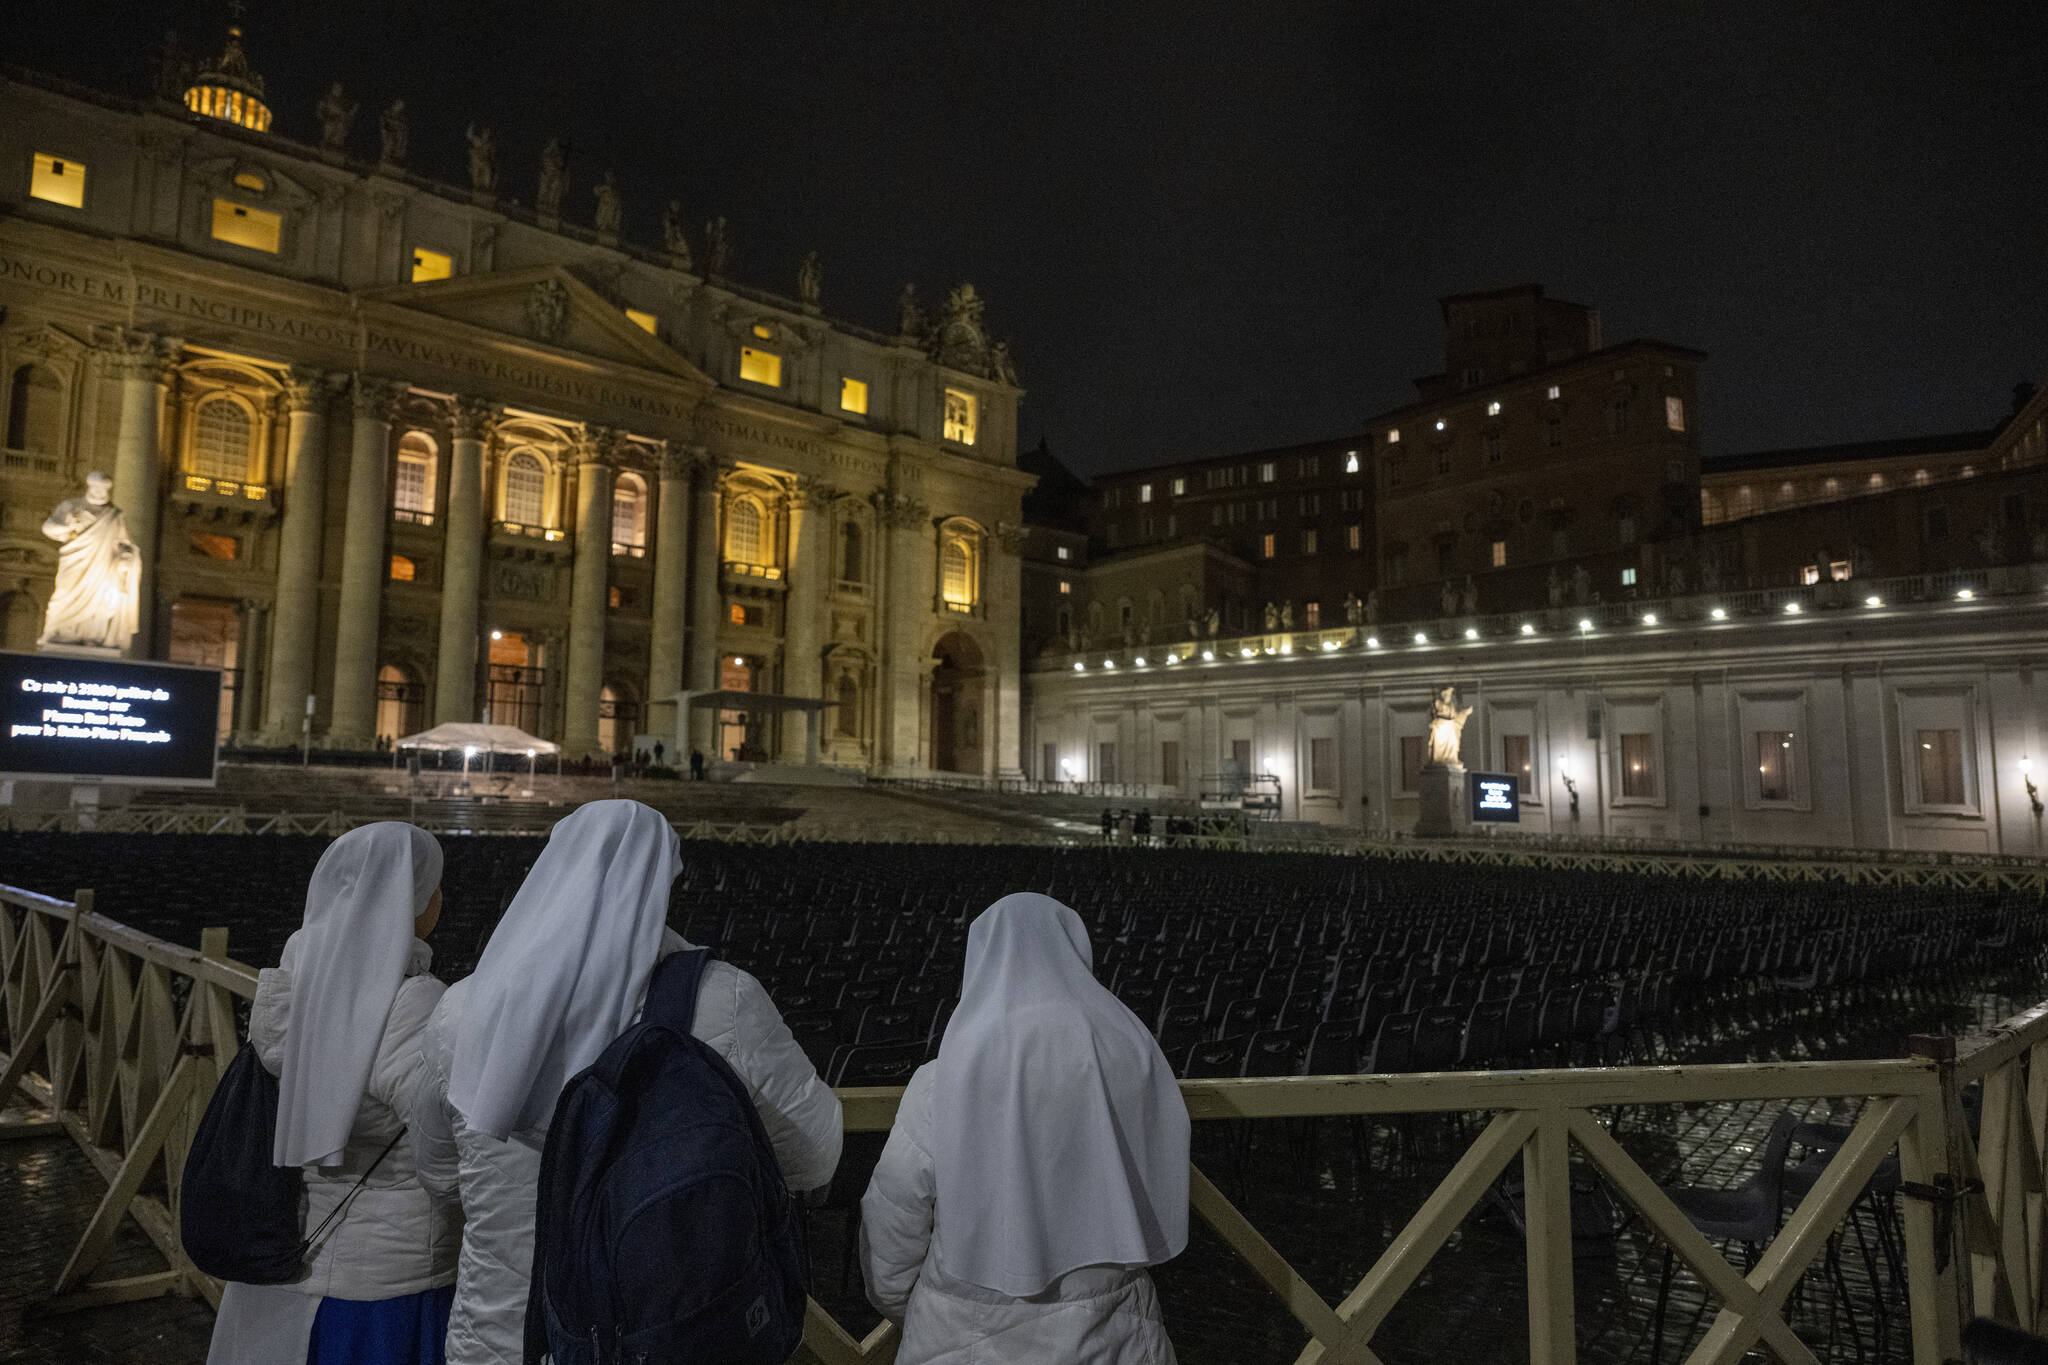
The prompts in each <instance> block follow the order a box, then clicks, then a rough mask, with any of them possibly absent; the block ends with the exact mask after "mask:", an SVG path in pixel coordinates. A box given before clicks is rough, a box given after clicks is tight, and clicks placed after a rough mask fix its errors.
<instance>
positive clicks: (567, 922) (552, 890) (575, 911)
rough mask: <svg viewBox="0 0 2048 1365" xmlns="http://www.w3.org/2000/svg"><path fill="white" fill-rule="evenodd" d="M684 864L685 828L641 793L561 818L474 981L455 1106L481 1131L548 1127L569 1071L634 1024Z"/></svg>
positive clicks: (453, 1092) (454, 1082)
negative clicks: (681, 831)
mask: <svg viewBox="0 0 2048 1365" xmlns="http://www.w3.org/2000/svg"><path fill="white" fill-rule="evenodd" d="M682 870H683V862H682V853H681V848H680V844H679V841H678V840H677V839H676V831H675V827H674V826H673V825H671V824H669V822H668V821H667V820H665V819H663V818H662V815H661V813H660V812H659V811H657V810H655V809H653V808H652V807H650V806H643V805H641V804H640V803H639V802H638V801H592V802H591V803H589V804H588V805H585V806H581V807H578V808H577V809H576V810H575V811H574V812H573V813H571V814H570V815H569V816H568V818H567V819H565V820H563V821H562V822H561V823H560V824H558V825H556V826H555V831H554V833H553V834H552V835H551V836H549V838H548V845H547V847H546V848H544V849H542V850H541V854H540V857H539V859H538V860H536V861H535V863H534V865H533V870H532V871H531V872H529V873H527V874H526V881H525V882H524V883H523V884H522V885H521V886H520V888H519V894H518V895H516V896H514V897H513V898H512V904H511V906H510V908H508V909H507V910H506V911H505V918H504V920H503V921H502V922H501V923H500V924H499V925H498V928H497V931H496V932H495V933H493V934H492V935H491V941H490V943H489V945H488V946H487V947H485V949H484V953H483V957H482V958H481V959H480V960H479V961H478V962H477V965H476V974H475V975H473V976H471V977H470V978H469V981H468V983H467V985H466V986H465V987H464V989H465V992H466V994H467V996H468V998H467V999H466V1000H465V1001H464V1003H463V1008H462V1020H461V1022H460V1024H459V1025H458V1026H457V1029H456V1035H455V1056H454V1062H453V1065H452V1066H451V1068H450V1070H449V1076H448V1100H449V1102H450V1103H451V1104H453V1105H454V1106H455V1108H456V1110H457V1111H458V1112H459V1113H461V1115H462V1117H463V1121H464V1122H466V1123H467V1124H468V1125H469V1127H470V1128H471V1129H472V1130H474V1131H476V1132H479V1133H485V1134H488V1135H490V1136H491V1137H495V1138H503V1137H505V1136H506V1135H507V1134H509V1133H513V1132H519V1131H526V1130H531V1129H536V1128H545V1127H546V1126H547V1124H548V1120H549V1118H550V1117H551V1116H552V1115H553V1113H554V1108H555V1100H556V1098H557V1097H558V1096H559V1095H560V1094H561V1093H562V1087H563V1086H564V1085H565V1084H567V1083H568V1080H569V1078H570V1077H571V1076H573V1075H575V1074H576V1073H577V1072H579V1071H581V1070H582V1069H583V1068H584V1067H586V1066H589V1065H590V1064H591V1063H592V1062H594V1061H596V1060H597V1055H598V1054H599V1053H600V1052H602V1051H604V1049H605V1048H606V1046H607V1045H609V1044H610V1043H611V1041H612V1039H614V1038H616V1037H618V1036H619V1035H620V1034H621V1033H623V1032H625V1031H626V1028H627V1026H628V1025H630V1024H631V1023H632V1022H633V1016H634V1014H635V1013H637V1012H638V1010H639V1008H640V1001H641V997H642V996H643V995H644V994H645V993H646V990H647V978H648V976H649V974H650V973H651V972H653V970H654V961H655V958H656V956H657V955H658V953H659V951H660V948H661V943H662V930H663V928H664V926H665V924H666V922H667V919H668V891H669V884H670V883H671V882H673V881H675V879H676V874H677V873H679V872H681V871H682Z"/></svg>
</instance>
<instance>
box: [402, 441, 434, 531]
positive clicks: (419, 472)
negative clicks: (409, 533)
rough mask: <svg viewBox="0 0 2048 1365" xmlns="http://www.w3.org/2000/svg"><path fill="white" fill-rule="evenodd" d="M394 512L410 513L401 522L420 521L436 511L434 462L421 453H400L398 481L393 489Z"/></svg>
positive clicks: (406, 451) (405, 451)
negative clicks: (426, 514) (424, 514)
mask: <svg viewBox="0 0 2048 1365" xmlns="http://www.w3.org/2000/svg"><path fill="white" fill-rule="evenodd" d="M391 506H392V509H393V510H394V511H397V512H403V513H409V514H410V515H407V516H403V517H401V518H399V519H400V520H401V521H419V520H421V519H422V518H421V516H420V514H421V513H428V512H432V511H433V510H434V461H433V459H432V458H431V457H430V456H428V455H426V454H424V453H423V452H419V451H412V450H401V451H399V452H398V479H397V481H396V484H395V485H394V487H393V488H392V495H391Z"/></svg>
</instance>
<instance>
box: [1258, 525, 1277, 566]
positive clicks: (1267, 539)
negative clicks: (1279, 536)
mask: <svg viewBox="0 0 2048 1365" xmlns="http://www.w3.org/2000/svg"><path fill="white" fill-rule="evenodd" d="M1273 544H1274V537H1273V533H1272V532H1271V531H1268V532H1266V534H1264V535H1262V536H1260V537H1259V554H1260V556H1261V557H1262V558H1265V559H1271V558H1272V557H1273Z"/></svg>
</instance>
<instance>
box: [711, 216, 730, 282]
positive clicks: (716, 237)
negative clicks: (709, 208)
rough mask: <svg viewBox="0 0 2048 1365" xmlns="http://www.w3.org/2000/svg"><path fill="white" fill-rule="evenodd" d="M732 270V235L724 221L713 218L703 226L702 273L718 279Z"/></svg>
mask: <svg viewBox="0 0 2048 1365" xmlns="http://www.w3.org/2000/svg"><path fill="white" fill-rule="evenodd" d="M731 268H732V233H731V230H730V229H728V228H727V227H726V225H725V219H723V218H713V219H712V220H711V221H710V222H708V223H706V224H705V225H704V271H705V273H706V274H707V275H716V276H719V277H720V278H723V277H724V276H725V272H726V271H728V270H730V269H731Z"/></svg>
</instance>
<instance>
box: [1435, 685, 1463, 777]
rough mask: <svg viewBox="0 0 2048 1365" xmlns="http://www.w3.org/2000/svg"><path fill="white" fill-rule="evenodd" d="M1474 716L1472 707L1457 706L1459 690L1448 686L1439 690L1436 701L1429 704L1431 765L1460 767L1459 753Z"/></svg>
mask: <svg viewBox="0 0 2048 1365" xmlns="http://www.w3.org/2000/svg"><path fill="white" fill-rule="evenodd" d="M1471 715H1472V708H1471V707H1469V706H1467V707H1462V708H1461V707H1460V706H1459V705H1458V689H1457V688H1455V687H1453V686H1451V684H1449V683H1445V684H1444V685H1443V686H1442V687H1439V688H1438V689H1437V690H1436V697H1435V699H1434V700H1432V701H1431V702H1430V704H1429V761H1430V763H1431V764H1432V765H1434V764H1442V765H1443V766H1444V767H1447V768H1455V767H1457V766H1458V764H1459V763H1460V761H1461V760H1460V758H1459V752H1460V749H1461V747H1462V746H1463V744H1464V742H1465V722H1466V721H1467V720H1468V719H1470V718H1471Z"/></svg>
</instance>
